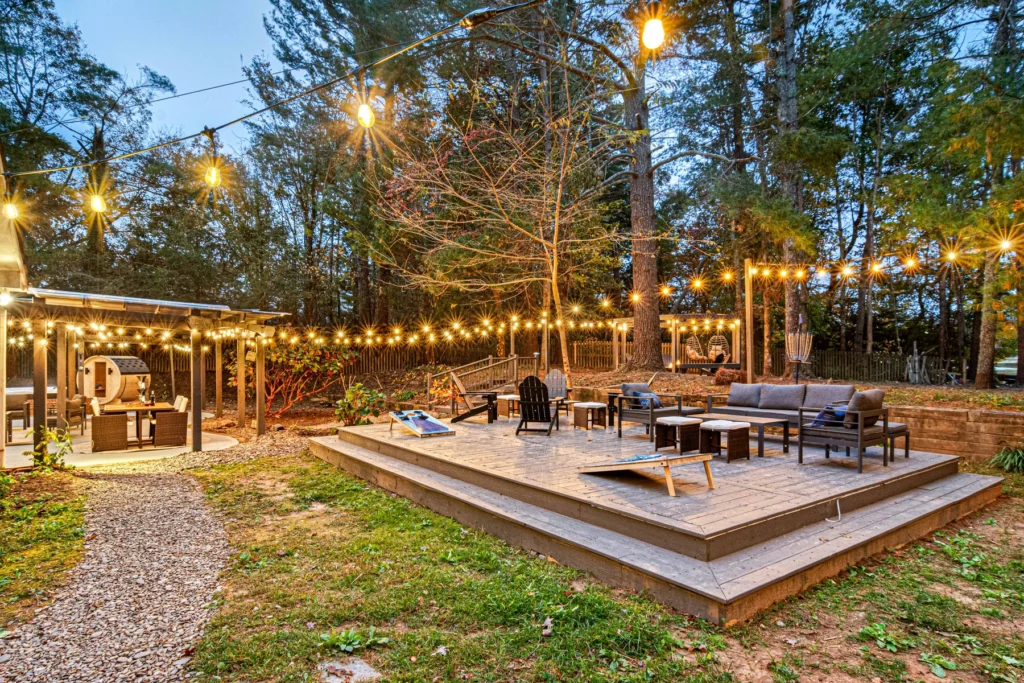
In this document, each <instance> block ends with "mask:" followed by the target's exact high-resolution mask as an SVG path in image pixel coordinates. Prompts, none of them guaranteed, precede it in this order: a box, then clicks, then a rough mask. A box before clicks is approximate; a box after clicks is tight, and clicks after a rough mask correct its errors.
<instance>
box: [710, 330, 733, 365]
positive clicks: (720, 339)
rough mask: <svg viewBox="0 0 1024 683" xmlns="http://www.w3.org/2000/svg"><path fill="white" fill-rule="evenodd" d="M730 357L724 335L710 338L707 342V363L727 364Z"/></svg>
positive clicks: (727, 341) (727, 342) (729, 350)
mask: <svg viewBox="0 0 1024 683" xmlns="http://www.w3.org/2000/svg"><path fill="white" fill-rule="evenodd" d="M731 356H732V354H731V349H730V348H729V340H728V339H726V338H725V335H722V334H716V335H715V336H713V337H711V339H710V340H709V341H708V362H709V363H728V362H729V358H730V357H731Z"/></svg>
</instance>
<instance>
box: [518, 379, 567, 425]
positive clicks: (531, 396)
mask: <svg viewBox="0 0 1024 683" xmlns="http://www.w3.org/2000/svg"><path fill="white" fill-rule="evenodd" d="M531 422H535V423H540V424H547V428H546V429H531V428H530V423H531ZM552 427H554V428H555V429H558V410H557V409H556V410H554V411H552V410H551V398H550V397H549V396H548V388H547V387H546V386H545V385H544V383H543V382H541V381H540V380H539V379H538V378H537V377H536V376H535V375H530V376H529V377H527V378H526V379H524V380H523V381H522V382H520V383H519V426H518V427H516V436H519V433H520V432H537V433H541V434H547V435H548V436H551V428H552Z"/></svg>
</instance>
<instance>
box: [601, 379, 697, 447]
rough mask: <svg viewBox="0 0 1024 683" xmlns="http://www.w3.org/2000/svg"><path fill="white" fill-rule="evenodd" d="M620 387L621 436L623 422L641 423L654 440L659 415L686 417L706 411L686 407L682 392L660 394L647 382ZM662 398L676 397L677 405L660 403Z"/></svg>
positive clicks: (618, 401)
mask: <svg viewBox="0 0 1024 683" xmlns="http://www.w3.org/2000/svg"><path fill="white" fill-rule="evenodd" d="M620 388H621V390H622V393H620V394H618V395H617V396H616V397H615V401H616V407H615V414H616V415H618V424H619V426H618V435H619V438H622V423H623V422H639V423H641V424H642V425H644V426H645V427H646V428H647V433H648V434H649V435H650V440H651V441H654V425H655V424H657V422H658V418H659V417H670V416H676V417H678V416H684V417H685V416H687V415H696V414H697V413H702V412H704V409H703V408H684V407H683V397H682V395H680V394H659V393H656V392H654V391H651V388H650V386H648V385H647V383H646V382H636V383H632V384H630V383H627V384H623V385H622V386H621V387H620ZM641 394H642V395H641ZM662 398H671V399H674V400H675V405H673V406H662V405H659V404H660V401H661V399H662Z"/></svg>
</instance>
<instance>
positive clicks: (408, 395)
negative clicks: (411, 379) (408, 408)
mask: <svg viewBox="0 0 1024 683" xmlns="http://www.w3.org/2000/svg"><path fill="white" fill-rule="evenodd" d="M391 398H393V399H395V400H396V401H403V402H404V401H411V400H413V399H414V398H416V392H415V391H413V390H412V389H402V390H401V391H396V392H395V393H393V394H391Z"/></svg>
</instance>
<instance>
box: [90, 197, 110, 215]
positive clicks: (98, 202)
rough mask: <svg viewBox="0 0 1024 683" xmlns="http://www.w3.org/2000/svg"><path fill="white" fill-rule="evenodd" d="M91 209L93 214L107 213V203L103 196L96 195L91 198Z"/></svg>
mask: <svg viewBox="0 0 1024 683" xmlns="http://www.w3.org/2000/svg"><path fill="white" fill-rule="evenodd" d="M89 208H90V209H92V210H93V213H106V212H107V202H106V200H104V199H103V195H101V194H94V195H91V196H90V197H89Z"/></svg>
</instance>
